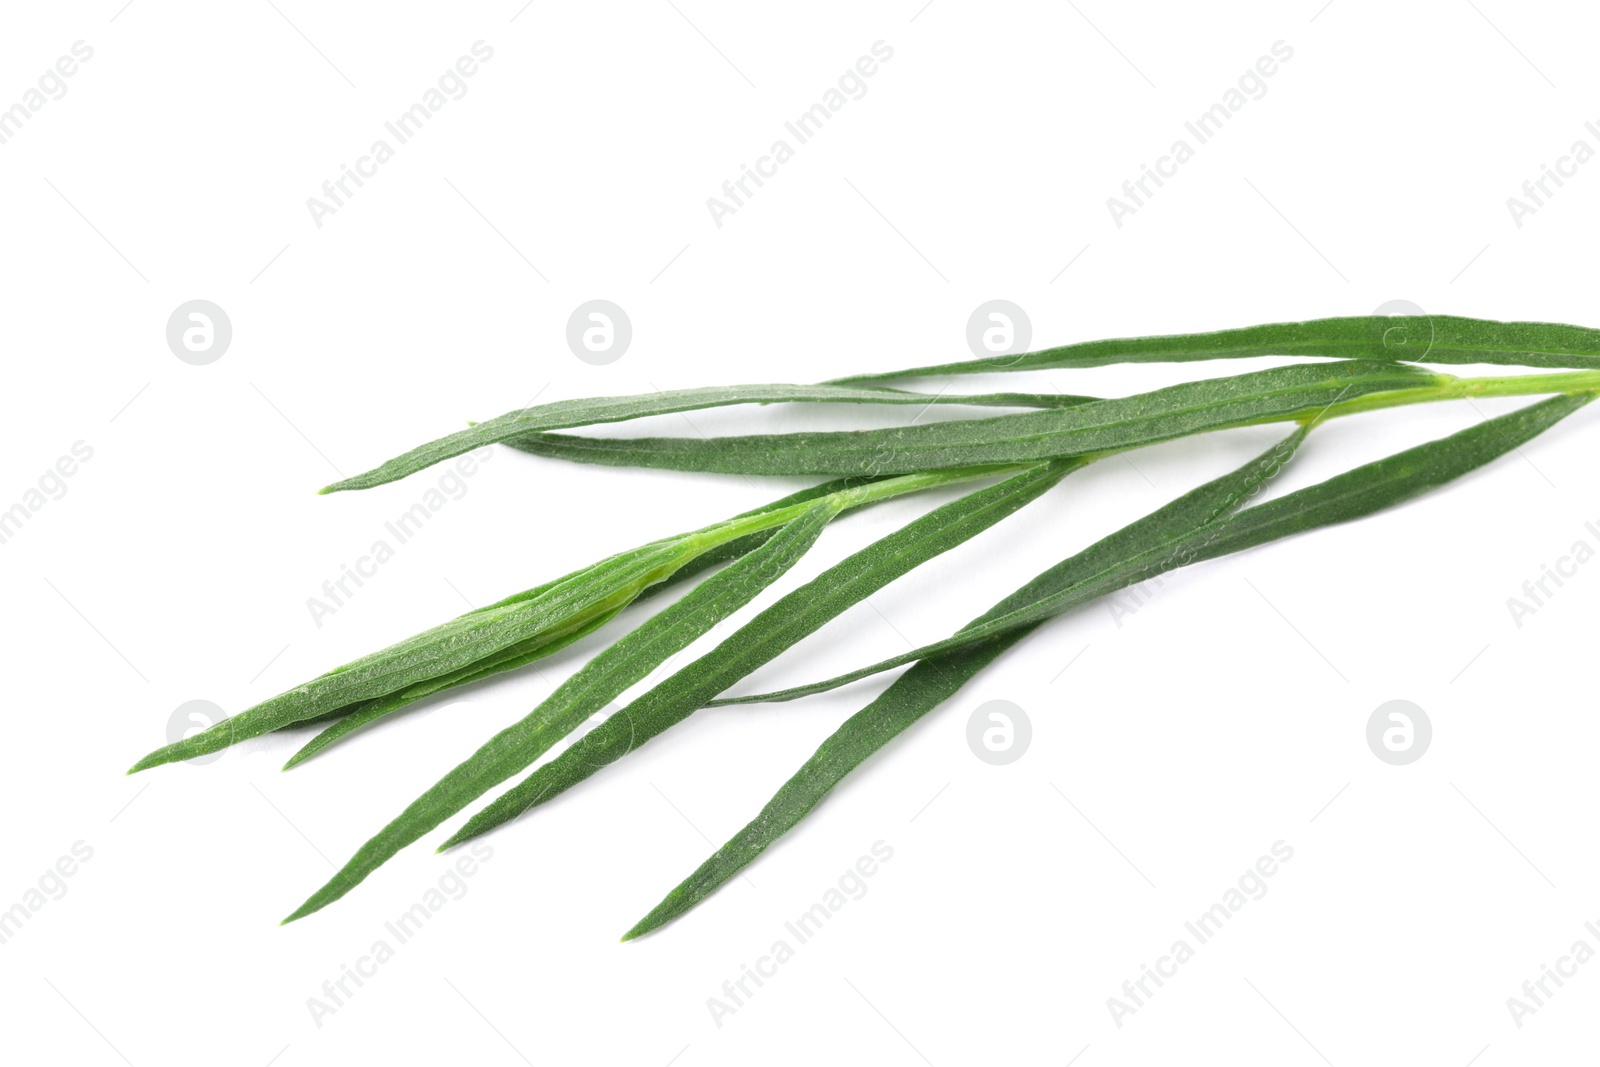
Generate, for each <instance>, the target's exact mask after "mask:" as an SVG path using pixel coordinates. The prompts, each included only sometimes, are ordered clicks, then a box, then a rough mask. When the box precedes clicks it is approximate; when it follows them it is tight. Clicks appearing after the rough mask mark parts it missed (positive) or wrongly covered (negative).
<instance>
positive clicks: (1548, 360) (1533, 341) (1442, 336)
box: [834, 315, 1600, 385]
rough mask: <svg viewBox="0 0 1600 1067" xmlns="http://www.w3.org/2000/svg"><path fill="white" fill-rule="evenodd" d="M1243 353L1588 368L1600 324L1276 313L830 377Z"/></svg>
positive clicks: (1597, 364)
mask: <svg viewBox="0 0 1600 1067" xmlns="http://www.w3.org/2000/svg"><path fill="white" fill-rule="evenodd" d="M1247 356H1318V357H1331V358H1335V359H1383V360H1409V361H1415V362H1423V363H1452V364H1454V363H1499V364H1509V365H1514V366H1521V367H1550V368H1559V367H1573V368H1579V369H1588V370H1593V369H1597V368H1600V330H1596V329H1593V328H1590V327H1587V326H1567V325H1563V324H1560V323H1549V322H1494V321H1491V320H1488V319H1470V318H1464V317H1462V316H1459V315H1361V316H1353V317H1344V318H1331V319H1311V320H1309V321H1307V322H1275V323H1268V324H1266V325H1263V326H1246V327H1244V328H1243V329H1233V330H1216V331H1212V332H1207V333H1182V334H1170V335H1166V336H1160V337H1126V338H1114V339H1111V340H1103V341H1084V342H1080V343H1077V344H1070V345H1060V346H1057V347H1055V348H1045V349H1040V350H1039V351H1037V352H1028V353H1025V354H1023V355H1019V356H1003V357H998V358H995V359H972V360H961V361H959V362H955V363H939V364H933V365H930V366H926V367H915V368H910V369H906V370H892V371H885V372H883V373H881V374H859V375H852V376H851V377H848V378H838V379H835V380H834V384H838V385H843V384H855V383H861V382H875V381H891V380H894V379H897V378H916V377H922V376H925V375H936V374H937V375H943V374H993V373H994V372H996V371H1023V370H1053V369H1060V368H1078V367H1103V366H1106V365H1107V364H1112V363H1184V362H1189V361H1192V360H1203V359H1237V358H1241V357H1247Z"/></svg>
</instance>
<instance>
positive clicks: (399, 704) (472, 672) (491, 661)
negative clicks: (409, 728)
mask: <svg viewBox="0 0 1600 1067" xmlns="http://www.w3.org/2000/svg"><path fill="white" fill-rule="evenodd" d="M683 569H684V570H687V569H688V568H687V567H685V568H683ZM673 577H674V578H676V577H677V575H673ZM669 581H670V579H669ZM665 584H667V583H666V582H659V583H657V584H656V585H654V586H651V588H652V589H657V588H660V586H662V585H665ZM637 599H641V600H642V599H643V596H642V595H641V596H640V597H638V598H637ZM621 611H622V609H621V608H618V609H616V610H615V611H612V612H609V613H606V614H602V615H599V616H596V617H595V618H592V619H590V620H589V621H587V622H585V623H583V624H582V625H580V626H577V627H575V628H574V629H572V630H571V631H570V632H568V633H553V634H541V635H540V636H538V637H536V638H534V639H533V640H531V641H524V642H522V643H521V644H517V645H513V646H512V647H510V648H508V649H506V650H504V651H502V652H498V653H496V654H495V655H493V656H490V657H489V658H488V659H487V660H484V661H480V662H479V663H475V664H473V665H472V666H470V667H466V668H464V669H462V670H459V671H454V672H452V673H450V674H447V675H444V676H443V677H440V678H434V679H431V680H430V681H426V682H422V683H420V684H418V685H413V686H408V687H407V688H405V689H402V690H401V691H400V692H398V693H392V694H390V695H389V696H386V697H379V698H378V699H376V700H366V701H362V702H361V703H359V704H355V705H353V706H352V707H350V708H349V709H348V710H347V711H345V712H343V713H341V715H340V717H339V719H338V721H336V722H334V723H333V724H332V725H331V726H328V727H326V728H325V729H323V731H322V732H321V733H319V734H317V735H316V736H315V737H313V738H312V739H311V740H310V741H307V742H306V743H305V744H304V745H302V746H301V748H300V750H299V751H298V752H296V753H295V754H294V755H293V756H291V757H290V758H289V761H288V762H287V763H285V764H284V765H283V769H284V770H286V771H287V770H289V769H290V768H292V767H297V766H299V765H300V764H302V763H304V762H305V761H306V760H308V759H310V758H311V757H312V756H315V755H316V754H317V753H318V752H321V751H322V750H323V749H325V748H327V747H328V746H329V745H331V744H333V743H334V742H335V741H338V740H340V739H341V738H344V737H346V736H348V735H350V734H351V733H354V732H355V731H357V730H359V729H361V728H362V727H363V726H368V725H370V724H372V723H374V722H377V721H378V720H379V719H381V718H384V717H385V716H388V715H393V714H394V713H395V712H397V711H400V710H402V709H404V708H407V707H409V706H411V705H412V704H415V703H416V702H417V701H419V700H423V699H425V698H427V697H430V696H433V695H435V694H436V693H442V692H444V691H445V690H447V689H457V688H460V687H461V686H465V685H471V684H472V683H473V682H481V681H483V680H484V679H486V678H492V677H494V676H495V675H497V674H504V673H505V672H507V671H513V670H516V669H517V668H519V667H526V666H527V665H528V664H530V663H534V662H536V661H538V660H541V659H544V658H545V657H546V656H551V655H554V654H555V653H557V652H559V651H561V650H562V649H563V648H566V647H567V646H568V645H570V644H573V643H574V642H576V641H581V640H582V639H583V638H585V637H587V636H589V635H590V634H592V633H594V632H595V631H596V630H598V629H600V627H602V626H604V625H605V624H606V623H608V622H610V621H611V620H612V619H613V618H615V617H616V616H617V614H618V613H620V612H621Z"/></svg>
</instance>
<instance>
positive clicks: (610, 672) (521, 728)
mask: <svg viewBox="0 0 1600 1067" xmlns="http://www.w3.org/2000/svg"><path fill="white" fill-rule="evenodd" d="M840 510H842V507H841V504H840V502H839V501H838V500H837V499H835V498H832V497H828V498H823V499H821V500H819V501H817V502H816V503H812V504H809V505H806V510H805V511H804V512H802V513H801V514H800V515H799V516H798V517H796V518H794V519H792V520H791V521H790V522H788V523H787V524H786V525H784V526H783V527H782V528H781V529H779V530H778V531H777V532H776V533H775V534H774V535H773V536H772V537H771V538H770V539H768V540H767V542H766V543H765V544H763V545H761V546H760V547H759V548H756V549H754V550H753V551H751V552H750V553H749V554H748V555H746V556H744V557H743V558H741V559H740V560H738V561H737V562H735V563H733V564H732V565H731V566H729V567H727V568H726V569H725V570H722V571H719V572H718V573H717V574H715V575H712V576H711V577H710V578H707V579H706V580H705V581H703V582H701V583H700V584H699V585H698V586H696V587H695V588H694V589H692V590H690V591H689V593H687V594H686V595H685V596H684V597H683V598H682V599H680V600H678V601H677V602H676V603H674V604H672V605H671V606H669V607H667V608H664V609H662V610H661V611H660V612H658V613H656V614H655V615H653V616H652V617H650V618H649V619H648V620H646V621H645V622H644V623H643V624H641V625H640V626H639V627H638V628H637V629H635V630H634V631H633V632H631V633H629V634H628V635H627V636H625V637H623V638H622V639H621V640H619V641H617V642H616V643H615V644H613V645H611V646H610V647H609V648H607V649H606V650H605V651H603V652H601V653H600V654H598V655H597V656H595V657H594V658H593V659H592V660H590V661H589V662H588V663H587V664H585V665H584V667H583V668H582V669H581V670H580V671H578V672H577V673H576V674H574V675H573V676H572V677H571V678H569V679H567V680H566V681H565V682H563V683H562V684H561V685H560V686H559V687H558V688H557V689H556V691H555V692H554V693H552V694H550V696H549V697H548V698H547V699H546V700H544V701H543V702H542V703H541V704H540V705H539V706H538V707H537V708H535V709H534V710H533V711H532V712H530V713H529V714H528V715H527V716H525V717H524V718H522V719H521V720H520V721H518V722H516V723H515V724H513V725H511V726H509V727H507V728H506V729H504V730H502V731H500V733H498V734H496V735H495V736H494V737H493V738H491V739H490V740H489V741H488V743H486V744H485V745H484V746H483V747H482V748H480V749H478V751H477V752H475V753H473V754H472V756H470V757H468V758H467V759H466V760H465V761H463V762H462V763H460V764H459V765H457V766H456V767H455V769H454V770H452V771H450V773H449V774H446V775H445V776H444V777H443V778H441V779H440V780H439V781H438V782H437V783H436V784H435V785H434V786H433V787H432V788H430V789H429V790H428V791H427V792H426V793H424V794H423V795H422V796H421V797H419V798H417V799H416V800H415V801H413V802H412V803H411V805H410V806H409V807H407V808H406V810H405V811H404V812H402V813H401V814H400V815H399V816H398V817H397V818H395V819H394V820H393V821H392V822H390V823H389V825H388V826H386V827H384V828H383V829H382V830H380V831H379V832H378V833H377V834H376V835H375V836H373V838H372V839H371V840H369V841H368V842H367V843H366V844H364V845H362V846H361V848H360V849H358V850H357V852H356V854H355V855H354V856H352V857H351V858H350V860H349V862H347V863H346V864H345V865H344V867H342V868H341V869H340V870H339V871H338V873H336V874H335V875H334V876H333V877H332V878H331V879H330V880H329V881H328V883H327V884H326V885H324V886H323V887H322V888H321V889H319V890H317V892H315V893H313V894H312V895H311V897H310V898H308V899H307V900H306V902H305V903H304V904H302V905H301V906H300V907H299V908H298V909H297V910H296V911H295V912H294V913H293V914H292V915H290V916H289V918H287V919H285V920H284V921H285V922H292V921H293V920H295V919H298V918H301V917H303V916H305V915H309V914H311V913H312V912H314V911H317V910H318V909H320V908H323V907H326V906H327V905H328V904H330V903H332V902H333V901H335V900H337V899H339V898H340V897H342V896H344V894H346V893H348V892H349V891H350V890H351V889H353V888H355V886H356V885H358V884H359V883H360V882H361V881H362V880H363V879H364V878H366V877H367V876H368V875H369V874H371V873H372V872H373V871H375V870H377V869H378V867H380V866H381V865H382V864H384V863H385V862H387V861H388V860H389V858H390V857H392V856H393V855H394V854H395V853H397V852H399V851H400V850H401V849H402V848H404V847H405V846H407V845H409V844H411V843H412V842H413V841H415V840H417V839H418V838H419V837H421V836H422V835H423V834H425V833H427V832H428V831H429V830H432V829H433V828H434V827H436V826H438V825H439V824H440V823H441V822H443V821H444V820H445V819H448V818H449V817H450V816H452V815H454V814H455V813H456V812H458V811H460V810H461V809H462V808H463V807H465V806H466V805H467V804H470V803H471V802H472V801H473V800H476V799H477V798H478V797H480V796H482V795H483V794H484V793H485V792H487V791H488V790H489V789H492V788H493V787H494V786H496V785H498V784H500V783H501V782H504V781H505V780H506V779H507V778H510V777H511V776H512V775H514V774H516V773H518V772H519V771H521V770H523V769H525V768H526V767H528V766H529V765H530V764H532V763H533V762H534V760H536V759H538V758H539V757H540V756H541V755H543V754H544V753H545V752H546V751H547V750H548V749H549V748H550V746H551V745H553V744H554V743H555V742H556V741H558V740H560V739H561V738H563V737H565V736H566V735H567V734H568V733H570V732H571V731H572V730H573V729H575V728H576V727H577V726H579V725H580V724H581V723H583V721H584V720H585V719H587V718H588V717H589V716H590V715H592V714H594V713H595V712H596V711H599V710H600V709H601V708H603V707H604V706H605V704H606V703H607V702H608V701H610V700H611V699H613V698H614V697H616V696H617V695H618V694H619V693H621V692H623V691H624V690H625V689H627V688H628V687H629V686H631V685H633V684H635V683H636V682H638V681H640V680H641V679H643V678H644V677H645V676H646V675H648V674H649V673H650V672H651V671H652V670H654V669H655V668H656V667H658V666H660V665H661V664H662V663H663V662H665V661H666V660H667V659H668V658H669V657H670V656H672V655H674V654H675V653H677V652H679V651H680V650H682V649H683V648H685V647H687V646H688V645H689V644H691V643H692V642H693V641H695V640H696V639H697V638H699V637H700V636H701V635H702V634H704V633H706V632H707V631H708V630H710V629H711V627H713V626H715V625H716V624H717V623H718V622H719V621H721V620H722V619H724V618H726V617H727V616H728V615H730V614H732V613H733V612H735V611H737V610H738V609H739V608H741V607H743V606H744V605H745V604H748V603H749V602H750V600H751V599H752V598H754V597H755V596H756V594H758V593H760V592H761V590H763V589H765V588H766V587H767V586H768V585H771V584H772V583H773V582H774V581H776V580H777V579H778V578H779V577H780V576H781V575H782V574H784V573H785V572H786V571H788V569H789V568H790V567H792V566H793V565H794V563H795V562H796V561H797V560H798V559H800V557H801V556H803V555H804V554H805V553H806V551H807V550H808V549H809V548H810V547H811V546H812V545H813V544H815V543H816V539H817V537H818V536H820V535H821V533H822V530H823V527H825V526H826V525H827V524H828V522H829V521H830V520H832V519H833V517H834V516H835V515H837V514H838V513H839V511H840Z"/></svg>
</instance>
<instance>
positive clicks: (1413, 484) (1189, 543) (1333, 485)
mask: <svg viewBox="0 0 1600 1067" xmlns="http://www.w3.org/2000/svg"><path fill="white" fill-rule="evenodd" d="M1594 396H1595V394H1593V393H1580V394H1575V395H1571V396H1556V397H1551V398H1550V399H1549V400H1545V401H1541V402H1539V403H1537V404H1530V405H1529V406H1527V407H1525V408H1521V409H1519V410H1517V411H1514V412H1511V413H1510V414H1508V415H1502V416H1500V417H1498V418H1495V419H1490V420H1487V421H1485V422H1483V423H1481V424H1480V425H1478V426H1474V427H1471V428H1469V429H1467V430H1463V431H1461V432H1460V433H1457V434H1454V435H1452V436H1450V437H1446V438H1443V439H1441V440H1438V441H1431V442H1429V443H1428V444H1425V445H1419V446H1418V447H1416V448H1413V449H1408V450H1406V451H1404V452H1398V453H1396V454H1395V455H1393V456H1390V457H1388V458H1387V459H1383V460H1378V461H1375V462H1373V463H1368V464H1366V465H1364V466H1361V467H1358V468H1356V469H1355V470H1352V471H1350V472H1348V473H1347V474H1343V475H1340V476H1339V477H1337V478H1331V479H1329V480H1328V481H1325V482H1319V483H1318V484H1317V485H1314V486H1309V487H1307V488H1305V489H1300V490H1296V491H1295V492H1293V493H1288V494H1286V495H1284V496H1282V497H1280V498H1278V499H1277V500H1273V501H1269V502H1268V503H1266V504H1260V505H1257V506H1256V507H1253V508H1247V509H1245V510H1244V511H1242V512H1239V513H1238V514H1237V515H1234V516H1232V517H1231V518H1227V519H1225V520H1222V521H1219V522H1216V523H1213V524H1209V525H1207V526H1206V527H1204V528H1203V529H1200V530H1198V531H1197V532H1195V533H1192V534H1188V535H1182V536H1175V537H1170V538H1168V539H1167V540H1165V541H1164V542H1161V543H1156V544H1153V545H1151V546H1149V547H1147V548H1145V549H1143V550H1141V551H1140V552H1138V553H1136V554H1134V555H1132V556H1129V557H1127V558H1124V559H1106V560H1104V562H1105V563H1106V564H1107V565H1106V566H1104V567H1103V568H1101V569H1098V570H1094V571H1090V570H1087V569H1084V570H1081V571H1080V570H1079V569H1078V568H1077V567H1076V566H1075V564H1076V563H1077V562H1078V560H1077V558H1076V557H1074V559H1071V560H1067V561H1065V562H1064V563H1061V564H1058V565H1057V566H1056V567H1054V568H1051V570H1049V571H1046V572H1045V573H1044V574H1041V575H1040V576H1039V577H1038V578H1035V579H1034V580H1033V582H1030V583H1029V584H1028V586H1026V587H1024V589H1022V590H1018V592H1017V593H1014V594H1012V596H1011V597H1010V598H1008V600H1007V601H1005V602H1003V603H1009V604H1010V607H1009V608H1008V609H1007V611H1006V613H1005V614H1003V615H997V616H993V617H991V618H987V619H985V620H983V621H982V622H981V623H974V624H972V625H971V626H969V627H968V628H967V629H964V630H962V631H960V632H958V633H957V634H955V635H954V636H951V637H947V638H945V639H944V640H942V641H935V642H933V643H932V644H928V645H923V646H922V647H921V648H917V649H913V650H911V651H910V652H906V653H902V654H901V655H898V656H892V657H890V658H889V659H886V660H882V661H880V662H878V663H874V664H871V665H869V666H866V667H861V668H858V669H856V670H853V671H850V672H848V673H846V674H841V675H838V676H837V677H834V678H828V679H826V680H824V681H820V682H812V683H809V684H807V685H801V686H795V687H793V688H791V689H783V690H779V691H777V692H773V693H756V694H752V695H750V696H744V697H733V698H724V699H722V700H716V701H712V704H714V705H720V704H757V703H768V702H772V701H783V700H795V699H798V698H800V697H806V696H811V695H813V694H815V693H822V692H826V691H828V690H830V689H837V688H838V687H840V686H842V685H848V684H849V683H851V682H854V681H859V680H860V679H862V678H866V677H869V676H870V675H874V674H878V673H880V672H882V671H886V670H892V669H893V668H895V667H901V666H904V665H905V664H907V663H911V662H914V661H916V660H919V659H923V658H925V657H928V656H932V655H937V654H938V653H940V652H945V651H949V650H950V649H954V648H960V647H962V646H964V645H967V644H970V643H972V642H974V641H980V640H984V639H986V638H989V637H993V636H996V635H999V634H1002V633H1005V632H1006V631H1008V630H1010V629H1011V628H1013V627H1016V626H1021V625H1025V624H1032V623H1037V622H1042V621H1044V620H1045V619H1050V618H1054V617H1055V616H1057V615H1060V614H1062V613H1064V612H1067V611H1070V610H1072V609H1073V608H1075V607H1078V606H1080V605H1082V604H1086V603H1088V602H1089V601H1091V600H1094V599H1096V598H1098V597H1101V596H1105V595H1106V594H1107V593H1113V592H1115V591H1117V590H1118V589H1124V588H1127V587H1128V586H1130V585H1137V584H1139V583H1140V582H1146V581H1149V580H1150V579H1151V578H1154V577H1156V576H1157V575H1160V574H1164V573H1166V572H1167V571H1171V570H1176V569H1177V568H1179V567H1186V566H1188V565H1189V564H1191V563H1198V562H1200V561H1202V560H1207V559H1214V558H1216V557H1217V556H1221V555H1226V554H1228V553H1231V552H1238V551H1241V550H1243V549H1246V548H1250V547H1253V546H1255V545H1259V544H1263V543H1265V542H1267V541H1275V540H1277V539H1279V538H1282V537H1288V536H1289V535H1291V534H1295V533H1300V532H1302V531H1305V530H1311V529H1315V528H1317V527H1319V526H1327V525H1330V524H1332V523H1338V522H1346V521H1349V520H1350V519H1355V518H1360V517H1361V516H1363V515H1369V514H1371V513H1372V512H1374V511H1379V510H1382V509H1383V508H1386V507H1390V506H1392V505H1394V504H1397V503H1400V502H1402V501H1404V500H1407V499H1409V498H1411V497H1413V496H1417V495H1419V494H1421V493H1425V492H1427V491H1428V490H1430V489H1432V488H1434V487H1435V486H1438V485H1443V484H1444V483H1445V482H1448V481H1452V480H1454V479H1455V478H1458V477H1460V476H1461V475H1462V474H1464V473H1466V472H1467V471H1469V470H1472V469H1474V468H1476V467H1479V466H1482V465H1483V464H1484V463H1487V462H1489V461H1490V460H1492V459H1494V458H1496V457H1497V456H1500V455H1503V454H1504V453H1505V452H1507V451H1509V450H1510V449H1512V448H1515V447H1516V446H1518V445H1520V444H1522V443H1524V442H1526V441H1528V440H1530V439H1532V438H1533V437H1536V436H1538V435H1539V434H1540V433H1543V432H1544V431H1545V430H1546V429H1548V428H1549V427H1550V426H1552V425H1554V424H1555V423H1556V422H1559V421H1560V420H1561V419H1564V418H1566V417H1567V416H1568V415H1570V414H1571V413H1572V412H1574V411H1576V410H1577V409H1578V408H1581V407H1583V406H1584V405H1585V404H1587V403H1589V401H1590V400H1592V399H1594ZM1157 514H1159V513H1157ZM1155 517H1156V516H1155V515H1152V516H1148V517H1147V518H1146V519H1142V520H1140V523H1148V522H1150V520H1151V519H1154V518H1155ZM1135 525H1136V526H1137V525H1139V523H1136V524H1135ZM1130 529H1131V528H1130ZM1116 537H1117V535H1113V537H1112V538H1107V539H1106V540H1107V541H1113V540H1115V539H1116ZM1105 543H1106V542H1101V545H1104V544H1105ZM1099 547H1100V546H1098V545H1097V546H1096V548H1099ZM1090 551H1091V552H1092V551H1094V550H1093V549H1091V550H1090ZM1024 594H1027V595H1024Z"/></svg>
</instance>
